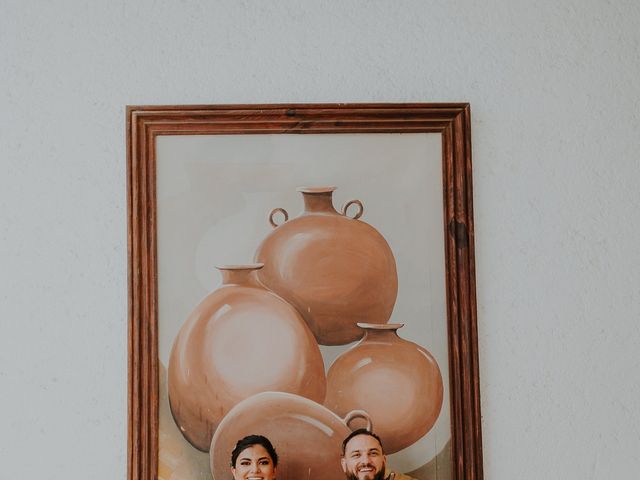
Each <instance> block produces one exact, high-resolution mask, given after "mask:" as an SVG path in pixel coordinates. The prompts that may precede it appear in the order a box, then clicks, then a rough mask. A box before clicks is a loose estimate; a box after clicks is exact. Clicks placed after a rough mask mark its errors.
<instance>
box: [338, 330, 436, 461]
mask: <svg viewBox="0 0 640 480" xmlns="http://www.w3.org/2000/svg"><path fill="white" fill-rule="evenodd" d="M358 325H359V326H360V327H361V328H362V329H363V331H364V332H366V333H365V336H364V338H363V339H362V340H361V341H360V342H358V343H357V344H356V345H354V346H353V347H351V348H350V349H349V350H347V351H346V352H344V353H343V354H342V355H340V356H339V357H338V358H337V359H336V360H335V362H334V363H333V365H331V368H329V372H328V373H327V397H326V399H325V406H326V407H328V408H329V409H330V410H332V411H333V412H335V413H337V414H338V415H344V414H345V413H346V412H348V411H350V410H354V409H362V410H365V411H366V412H367V413H368V414H369V415H370V417H371V421H372V422H373V424H374V425H375V432H376V433H377V434H378V435H380V437H381V438H382V441H383V444H384V449H385V452H386V453H395V452H398V451H400V450H402V449H403V448H406V447H408V446H409V445H411V444H413V443H414V442H415V441H416V440H418V439H420V438H421V437H422V436H423V435H425V434H426V433H427V432H428V431H429V430H431V427H433V424H434V423H435V422H436V420H437V418H438V415H439V414H440V409H441V407H442V396H443V386H442V376H441V374H440V368H439V367H438V364H437V362H436V360H435V358H433V356H432V355H431V353H429V352H428V351H427V350H426V349H425V348H423V347H421V346H419V345H417V344H415V343H413V342H410V341H408V340H404V339H402V338H400V337H399V336H398V334H397V330H398V329H399V328H400V327H402V326H403V324H385V325H374V324H368V323H359V324H358Z"/></svg>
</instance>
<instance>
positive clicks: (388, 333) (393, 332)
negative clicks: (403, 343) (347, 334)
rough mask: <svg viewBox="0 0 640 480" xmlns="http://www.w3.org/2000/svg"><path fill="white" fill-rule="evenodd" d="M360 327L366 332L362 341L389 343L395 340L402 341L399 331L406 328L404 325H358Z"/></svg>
mask: <svg viewBox="0 0 640 480" xmlns="http://www.w3.org/2000/svg"><path fill="white" fill-rule="evenodd" d="M358 327H360V328H361V329H362V330H364V337H362V341H363V342H364V341H376V340H384V341H387V342H388V341H389V340H393V339H398V340H400V337H399V336H398V329H399V328H402V327H404V323H383V324H376V323H358Z"/></svg>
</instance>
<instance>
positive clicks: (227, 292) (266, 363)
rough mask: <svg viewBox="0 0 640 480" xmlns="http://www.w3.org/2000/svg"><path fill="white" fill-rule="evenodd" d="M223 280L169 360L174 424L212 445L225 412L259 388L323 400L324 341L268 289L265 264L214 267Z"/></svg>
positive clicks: (202, 444)
mask: <svg viewBox="0 0 640 480" xmlns="http://www.w3.org/2000/svg"><path fill="white" fill-rule="evenodd" d="M217 268H218V269H219V270H220V271H221V272H222V286H221V287H220V288H218V289H217V290H215V291H214V292H212V293H211V294H209V295H207V296H206V297H205V298H204V299H203V300H202V302H201V303H200V304H199V305H198V306H197V307H196V308H195V310H194V311H193V312H192V313H191V315H190V316H189V318H188V319H187V321H186V322H185V323H184V325H183V326H182V328H181V329H180V332H179V333H178V336H177V337H176V339H175V341H174V344H173V349H172V351H171V356H170V359H169V368H168V386H169V401H170V404H171V411H172V413H173V417H174V419H175V421H176V424H177V425H178V427H179V428H180V430H181V432H182V434H183V435H184V436H185V438H186V439H187V440H188V441H189V442H190V443H191V444H192V445H193V446H195V447H196V448H198V449H200V450H202V451H205V452H206V451H208V450H209V446H210V445H211V438H212V437H213V433H214V431H215V430H216V428H217V426H218V424H219V423H220V421H221V420H222V418H223V417H224V416H225V415H226V414H227V412H229V410H231V409H232V408H233V407H234V406H235V405H236V404H237V403H238V402H240V401H241V400H243V399H245V398H247V397H250V396H251V395H254V394H256V393H259V392H264V391H282V392H290V393H295V394H298V395H302V396H303V397H307V398H310V399H312V400H314V401H317V402H322V401H323V400H324V395H325V391H326V379H325V374H324V364H323V361H322V356H321V354H320V349H319V348H318V345H317V343H316V341H315V338H314V337H313V334H312V333H311V331H310V330H309V328H308V327H307V325H306V323H305V322H304V320H303V319H302V317H301V316H300V314H299V313H298V312H297V311H296V309H295V308H293V307H292V306H291V305H289V304H288V303H287V302H286V301H284V300H283V299H282V298H280V297H279V296H277V295H276V294H274V293H273V292H270V291H269V290H267V289H266V288H265V287H264V286H263V285H262V284H261V283H260V282H259V281H258V278H257V276H256V272H257V271H258V270H259V269H260V268H262V264H253V265H231V266H222V267H217Z"/></svg>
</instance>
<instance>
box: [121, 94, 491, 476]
mask: <svg viewBox="0 0 640 480" xmlns="http://www.w3.org/2000/svg"><path fill="white" fill-rule="evenodd" d="M126 125H127V207H128V208H127V210H128V256H129V265H128V275H129V278H128V286H129V305H128V310H129V375H128V378H129V399H128V415H129V421H128V426H129V430H128V468H127V472H128V479H129V480H153V479H156V478H157V469H158V405H159V398H158V307H157V300H158V289H157V288H158V282H157V250H156V244H157V236H156V235H157V232H156V208H157V202H156V157H155V146H156V137H157V136H158V135H220V134H224V135H230V134H237V135H251V134H254V135H255V134H277V133H282V134H323V133H331V134H340V133H416V132H434V133H440V134H441V135H442V172H443V182H444V184H443V192H444V194H443V208H444V225H443V234H444V236H445V250H446V251H445V260H446V291H447V316H448V318H447V322H448V339H449V372H450V375H449V386H450V392H451V393H450V401H451V435H452V438H451V458H452V465H451V472H452V478H453V479H455V480H481V479H482V478H483V474H482V432H481V422H480V389H479V378H478V341H477V316H476V297H475V259H474V229H473V201H472V200H473V192H472V177H471V128H470V108H469V105H468V104H459V103H411V104H376V103H372V104H278V105H193V106H179V105H174V106H130V107H128V108H127V122H126Z"/></svg>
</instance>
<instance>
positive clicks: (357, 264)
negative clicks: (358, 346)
mask: <svg viewBox="0 0 640 480" xmlns="http://www.w3.org/2000/svg"><path fill="white" fill-rule="evenodd" d="M334 190H335V188H334V187H319V188H298V191H299V192H302V195H303V199H304V211H303V212H302V214H301V215H300V216H298V217H297V218H295V219H293V220H291V221H286V219H287V218H288V214H287V212H286V211H285V210H283V209H281V208H277V209H275V210H273V211H272V212H271V214H270V216H269V221H270V222H271V224H272V225H273V227H274V228H275V230H274V231H273V232H271V233H270V234H269V235H268V236H267V237H266V238H265V239H264V240H263V241H262V243H261V244H260V246H259V247H258V250H257V252H256V256H255V258H256V261H258V262H264V263H265V268H264V269H263V270H262V271H261V272H260V273H259V278H260V281H262V282H263V283H264V284H265V285H266V286H267V287H268V288H270V289H271V290H273V291H274V292H276V293H277V294H278V295H280V296H281V297H282V298H284V299H286V300H287V301H288V302H289V303H291V304H292V305H293V306H295V307H296V308H297V309H298V311H299V312H300V313H301V314H302V316H303V317H304V319H305V321H306V322H307V324H308V325H309V327H311V330H312V331H313V333H314V335H315V336H316V339H317V340H318V343H320V344H322V345H344V344H346V343H349V342H352V341H354V340H357V339H358V338H360V337H361V336H362V331H361V330H360V329H358V327H357V326H356V323H358V322H369V323H386V322H387V321H389V317H390V316H391V312H392V310H393V305H394V304H395V301H396V295H397V293H398V276H397V273H396V263H395V259H394V258H393V253H392V252H391V249H390V248H389V245H388V244H387V242H386V240H385V239H384V237H383V236H382V235H380V233H379V232H378V231H377V230H376V229H375V228H373V227H372V226H371V225H369V224H367V223H365V222H362V221H360V220H358V218H360V216H361V215H362V212H363V207H362V203H360V201H358V200H352V201H350V202H348V203H347V204H346V205H345V206H344V207H343V209H342V214H340V213H338V212H337V211H336V210H335V209H334V208H333V203H332V194H333V191H334ZM352 204H355V205H357V206H358V212H357V213H356V215H355V216H354V217H353V218H351V217H348V216H347V215H346V213H347V208H348V207H349V206H350V205H352ZM277 212H281V213H283V214H284V216H285V223H283V224H281V225H279V226H278V225H277V224H276V222H275V220H274V215H275V214H276V213H277Z"/></svg>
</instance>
